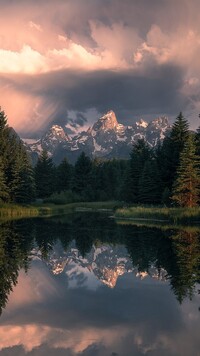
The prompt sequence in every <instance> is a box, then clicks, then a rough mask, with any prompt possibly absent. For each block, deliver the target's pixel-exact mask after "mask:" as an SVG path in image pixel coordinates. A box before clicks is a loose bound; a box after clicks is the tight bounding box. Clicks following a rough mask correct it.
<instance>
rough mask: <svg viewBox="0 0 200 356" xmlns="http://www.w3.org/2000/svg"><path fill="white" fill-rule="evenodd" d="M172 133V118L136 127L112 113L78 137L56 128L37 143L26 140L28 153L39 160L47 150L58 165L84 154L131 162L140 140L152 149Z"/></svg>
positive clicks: (161, 118) (143, 122)
mask: <svg viewBox="0 0 200 356" xmlns="http://www.w3.org/2000/svg"><path fill="white" fill-rule="evenodd" d="M169 131H170V124H169V121H168V118H167V117H165V116H163V117H158V118H156V119H154V120H152V121H151V122H149V123H147V122H146V121H144V120H143V119H140V120H139V121H138V122H136V123H134V124H133V125H132V126H125V125H123V124H120V123H118V121H117V118H116V115H115V113H114V112H113V111H112V110H111V111H109V112H107V113H106V114H105V115H103V116H102V117H100V118H99V119H98V120H97V122H95V123H94V125H93V126H92V127H89V128H88V129H87V130H86V131H82V132H80V133H78V134H77V135H75V136H70V135H68V134H67V133H66V128H65V127H61V126H59V125H53V126H52V127H51V128H50V129H49V130H48V131H47V132H46V133H45V134H44V135H43V136H42V137H41V139H39V140H37V141H33V140H25V139H24V143H25V145H26V147H27V150H28V151H29V152H30V153H31V155H32V157H33V160H36V159H37V157H38V156H39V155H40V153H41V151H42V150H46V151H47V152H48V154H49V156H50V157H52V159H53V161H54V162H55V163H57V164H58V163H60V162H61V161H62V160H63V158H64V157H67V159H68V161H69V162H71V163H74V162H75V161H76V160H77V158H78V157H79V155H80V154H81V152H85V153H86V155H87V156H89V157H90V158H95V157H99V158H106V159H110V158H123V159H127V158H129V154H130V151H131V149H132V145H133V144H134V143H135V142H137V141H138V139H144V140H145V141H146V142H147V143H148V144H149V145H150V146H151V147H154V146H156V144H157V143H158V142H159V141H162V140H163V139H164V137H165V136H166V135H167V133H168V132H169Z"/></svg>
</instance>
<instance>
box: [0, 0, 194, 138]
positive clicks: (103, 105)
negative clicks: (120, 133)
mask: <svg viewBox="0 0 200 356" xmlns="http://www.w3.org/2000/svg"><path fill="white" fill-rule="evenodd" d="M0 8H1V12H0V23H1V26H0V98H1V99H0V105H1V108H2V109H3V110H4V111H5V113H6V114H7V117H8V123H9V125H10V126H12V127H14V129H15V130H16V131H17V132H18V133H19V134H20V135H21V136H22V137H29V138H32V137H39V136H40V135H41V134H42V133H43V132H45V130H46V129H47V128H49V127H50V126H51V125H52V124H59V125H66V124H67V123H70V124H72V126H73V127H74V128H75V129H77V130H82V129H84V128H86V127H88V126H90V125H92V123H93V122H95V121H96V120H97V119H98V118H99V117H100V116H101V115H102V114H103V113H106V112H107V111H109V110H113V111H114V112H115V113H116V115H117V118H118V121H119V122H120V123H123V124H129V125H131V124H132V123H134V122H135V121H136V120H138V119H139V118H144V119H145V120H147V121H150V120H152V119H154V118H156V117H157V116H160V115H166V116H168V117H169V118H170V120H171V122H173V121H174V120H175V118H176V117H177V116H178V114H179V112H180V111H182V112H183V114H184V116H185V117H186V118H187V119H188V120H189V122H190V127H191V128H192V129H196V128H197V127H199V126H200V119H199V113H200V60H199V58H200V15H199V14H200V2H199V0H123V1H121V0H0Z"/></svg>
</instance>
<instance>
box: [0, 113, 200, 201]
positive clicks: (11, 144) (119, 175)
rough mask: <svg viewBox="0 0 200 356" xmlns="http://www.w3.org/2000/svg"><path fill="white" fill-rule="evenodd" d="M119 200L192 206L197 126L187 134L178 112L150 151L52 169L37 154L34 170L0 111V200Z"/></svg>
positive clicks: (138, 147) (196, 186)
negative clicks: (169, 126)
mask: <svg viewBox="0 0 200 356" xmlns="http://www.w3.org/2000/svg"><path fill="white" fill-rule="evenodd" d="M36 198H38V199H39V198H40V199H46V200H47V201H52V202H55V203H58V204H59V203H66V202H73V201H105V200H121V201H124V202H127V203H135V204H165V205H169V206H170V205H178V206H183V207H184V206H187V207H193V206H196V205H198V204H199V198H200V127H199V129H198V130H197V132H192V131H190V130H189V123H188V121H187V120H186V119H185V118H184V117H183V115H182V113H180V114H179V116H178V117H177V118H176V120H175V122H174V124H173V125H172V129H171V131H170V133H169V135H168V136H167V137H165V138H164V140H163V141H162V142H159V143H158V145H157V146H156V147H155V148H152V147H150V146H149V145H148V144H147V143H146V142H145V141H144V140H138V141H137V142H136V143H135V144H134V145H133V147H132V151H131V154H130V159H129V160H118V159H112V160H105V159H104V160H103V159H98V158H95V159H90V158H89V157H88V156H86V154H85V153H84V152H82V153H81V155H80V156H79V158H78V159H77V161H76V163H75V165H74V166H73V165H71V164H70V163H69V162H68V161H67V158H65V159H64V160H63V161H62V162H61V163H60V164H59V165H58V166H55V165H54V163H53V160H52V158H51V157H49V156H48V153H47V152H46V151H42V152H41V155H40V157H39V158H38V161H37V164H36V166H35V167H33V166H32V164H31V160H30V158H29V156H28V154H27V152H26V149H25V147H24V145H23V143H22V141H21V140H20V139H19V138H18V136H17V135H16V134H15V132H14V131H13V130H12V129H10V128H9V127H8V125H7V118H6V115H5V113H4V112H3V111H0V200H1V201H3V202H16V203H30V202H31V201H33V200H35V199H36Z"/></svg>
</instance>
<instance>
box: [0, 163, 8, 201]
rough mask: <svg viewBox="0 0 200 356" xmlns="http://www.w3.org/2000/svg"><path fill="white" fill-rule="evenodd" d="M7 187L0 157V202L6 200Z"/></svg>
mask: <svg viewBox="0 0 200 356" xmlns="http://www.w3.org/2000/svg"><path fill="white" fill-rule="evenodd" d="M8 197H9V194H8V187H7V186H6V182H5V176H4V166H3V163H2V159H1V157H0V202H1V201H6V200H8Z"/></svg>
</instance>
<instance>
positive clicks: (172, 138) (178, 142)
mask: <svg viewBox="0 0 200 356" xmlns="http://www.w3.org/2000/svg"><path fill="white" fill-rule="evenodd" d="M188 136H189V124H188V121H187V120H186V119H185V118H184V117H183V115H182V113H181V112H180V114H179V116H178V117H177V118H176V120H175V122H174V124H173V126H172V130H171V132H170V135H169V136H167V137H166V138H165V139H164V140H163V144H162V146H161V147H159V148H158V149H157V162H158V167H159V170H160V172H161V179H162V181H163V188H164V189H165V188H168V189H169V191H170V192H171V190H172V186H173V182H174V181H175V179H176V171H177V168H178V165H179V160H180V154H181V152H182V151H183V147H184V144H185V141H186V140H187V138H188Z"/></svg>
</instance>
